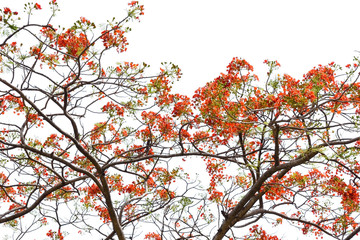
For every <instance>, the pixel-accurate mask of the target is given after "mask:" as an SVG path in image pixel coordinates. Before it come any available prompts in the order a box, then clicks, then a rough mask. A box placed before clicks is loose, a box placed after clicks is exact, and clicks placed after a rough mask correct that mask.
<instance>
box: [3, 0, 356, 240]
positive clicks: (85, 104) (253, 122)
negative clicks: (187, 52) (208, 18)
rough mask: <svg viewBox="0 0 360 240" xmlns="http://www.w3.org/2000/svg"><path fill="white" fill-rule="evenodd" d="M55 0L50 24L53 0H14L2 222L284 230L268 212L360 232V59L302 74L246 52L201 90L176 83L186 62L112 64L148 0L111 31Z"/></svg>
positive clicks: (89, 229) (107, 228) (218, 233)
mask: <svg viewBox="0 0 360 240" xmlns="http://www.w3.org/2000/svg"><path fill="white" fill-rule="evenodd" d="M48 8H49V9H50V13H51V14H50V17H49V18H48V20H47V21H45V22H44V23H40V24H37V23H33V22H32V21H31V15H32V14H37V15H40V14H44V13H43V10H42V6H41V5H39V4H37V3H35V4H26V5H25V10H26V11H25V12H26V13H27V14H28V16H27V20H26V22H23V21H22V20H21V19H19V17H18V16H19V14H18V12H16V11H13V10H12V9H10V8H7V7H5V8H2V9H1V10H0V26H1V31H2V35H3V37H2V39H1V41H0V70H1V75H0V113H1V115H0V166H1V167H0V200H1V205H0V223H3V225H4V226H3V227H5V226H7V227H9V228H11V229H12V230H13V231H14V237H16V238H22V237H24V236H28V235H27V234H32V233H33V232H34V231H35V232H36V231H39V232H41V234H44V235H43V236H44V237H46V236H47V237H49V238H50V239H64V238H66V237H67V236H68V237H70V238H74V237H75V236H77V235H84V236H88V234H91V236H98V237H99V238H103V239H114V238H118V239H134V238H136V237H140V238H145V239H279V237H278V236H277V232H276V231H275V232H272V233H267V232H266V230H268V232H269V226H270V227H272V228H275V229H276V228H279V230H281V229H282V228H284V227H289V225H291V226H293V227H294V229H299V230H300V233H303V234H313V235H314V236H315V237H316V238H318V237H323V236H324V235H325V236H327V237H332V238H334V239H352V238H353V237H354V236H356V234H357V233H358V232H359V231H360V226H359V225H358V224H359V219H358V215H359V214H358V213H359V185H358V182H359V175H358V174H359V170H360V166H359V164H358V161H357V159H358V151H359V145H360V137H359V117H360V116H359V114H360V102H359V100H360V97H359V96H360V95H359V94H360V83H359V81H358V78H359V74H358V73H359V71H358V65H357V62H358V60H357V59H355V63H353V64H351V65H350V64H349V65H347V66H345V67H344V68H341V67H340V66H338V65H337V64H335V63H330V64H328V65H326V66H322V65H319V66H317V67H315V68H313V69H312V70H310V71H309V72H308V73H307V74H304V76H303V78H302V79H301V80H297V79H294V78H292V77H291V76H289V75H286V74H284V75H282V76H281V75H279V74H276V70H277V68H279V67H280V65H279V63H277V62H276V61H268V60H266V61H265V62H264V63H265V64H267V65H268V69H269V72H268V78H267V79H265V80H264V81H259V79H258V77H257V76H256V75H255V74H254V73H253V67H252V66H251V65H250V64H249V63H248V62H247V61H245V60H243V59H239V58H234V59H233V60H232V61H231V62H230V64H229V65H228V67H227V71H226V72H225V73H222V74H221V75H220V76H219V77H218V78H216V79H215V80H213V81H211V82H209V83H207V84H206V85H205V86H204V87H201V88H199V89H198V90H197V91H196V92H195V94H194V96H192V97H189V96H184V95H180V94H176V93H173V92H172V91H171V86H172V83H173V81H174V80H177V79H179V78H180V75H181V74H180V69H179V68H178V67H177V66H176V65H174V64H171V63H168V64H167V63H164V64H163V66H162V68H161V69H160V70H159V72H158V73H157V74H153V75H151V74H150V75H149V74H148V72H149V70H148V67H149V66H148V65H147V64H145V63H141V64H139V63H133V62H119V63H116V64H114V63H111V65H107V63H108V62H109V59H108V58H107V56H112V57H111V58H112V59H113V56H114V54H121V53H122V52H124V51H126V49H127V44H128V43H127V40H126V34H127V32H128V31H129V30H130V29H129V27H128V25H129V24H130V23H131V20H136V19H138V18H139V16H140V15H142V14H143V10H144V8H143V6H142V5H139V4H138V2H136V1H132V2H130V3H129V10H128V15H127V16H126V17H125V18H124V19H123V20H121V21H117V20H115V19H113V20H112V21H109V22H108V23H107V25H105V26H104V27H103V29H100V30H99V29H97V28H96V25H95V23H93V22H91V21H90V20H88V19H85V18H83V17H81V18H80V19H79V20H78V21H76V22H75V23H74V25H73V26H72V27H71V28H68V29H58V28H55V27H54V26H52V25H51V20H52V19H53V18H54V17H55V13H56V12H57V11H58V10H59V8H58V4H57V2H56V1H55V0H52V1H50V3H49V7H48ZM109 53H111V54H110V55H109ZM336 73H338V75H337V74H336ZM194 166H195V167H194ZM194 168H196V172H198V173H199V177H196V175H195V174H193V173H192V172H193V171H194ZM200 180H201V181H200ZM245 230H246V231H247V232H246V231H245ZM141 234H143V235H141ZM29 236H30V235H29Z"/></svg>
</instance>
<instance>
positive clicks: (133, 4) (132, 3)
mask: <svg viewBox="0 0 360 240" xmlns="http://www.w3.org/2000/svg"><path fill="white" fill-rule="evenodd" d="M137 3H138V1H132V2H130V3H128V5H129V6H135V4H137Z"/></svg>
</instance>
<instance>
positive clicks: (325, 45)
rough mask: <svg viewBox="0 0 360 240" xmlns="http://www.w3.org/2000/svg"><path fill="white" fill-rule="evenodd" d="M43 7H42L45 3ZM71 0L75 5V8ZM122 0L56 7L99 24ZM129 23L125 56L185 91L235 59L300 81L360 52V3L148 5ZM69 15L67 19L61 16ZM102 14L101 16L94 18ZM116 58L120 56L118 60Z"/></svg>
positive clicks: (119, 9) (187, 1)
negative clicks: (171, 77)
mask: <svg viewBox="0 0 360 240" xmlns="http://www.w3.org/2000/svg"><path fill="white" fill-rule="evenodd" d="M46 2H47V1H46ZM74 2H76V5H74ZM127 2H128V1H123V0H102V1H98V0H96V1H95V0H76V1H75V0H74V1H71V4H70V1H69V2H68V1H63V2H62V3H61V5H62V6H63V10H64V11H63V12H62V13H63V14H65V15H67V16H68V17H73V18H77V17H78V16H79V15H82V16H85V17H88V18H89V19H94V16H96V19H95V20H103V19H106V18H107V17H113V16H118V17H122V16H123V15H124V10H123V9H124V7H125V6H126V3H127ZM140 3H142V4H144V5H145V15H144V16H142V18H141V22H140V23H134V24H133V27H132V29H133V31H132V32H131V33H130V34H129V37H128V40H129V43H130V46H129V48H128V52H127V54H126V55H124V58H125V56H126V58H130V59H134V60H137V61H145V62H148V63H150V64H152V65H154V66H155V65H156V64H157V63H159V62H162V61H172V62H174V63H176V64H178V65H179V66H180V68H181V69H182V70H183V80H182V81H181V83H180V84H178V86H180V87H181V88H182V89H181V91H183V90H185V89H184V88H186V89H188V91H186V92H188V93H191V92H192V90H194V89H196V88H198V87H200V86H202V85H203V84H204V83H205V82H207V81H211V80H213V79H214V78H215V77H217V76H218V75H219V73H220V72H223V71H225V67H226V66H227V64H228V63H229V62H230V60H231V59H232V58H233V57H235V56H237V57H242V58H244V59H246V60H248V61H249V62H250V64H253V65H254V67H255V73H256V74H258V75H259V76H265V74H266V68H265V66H264V65H263V64H262V62H263V60H265V59H270V60H278V61H279V62H280V64H281V65H282V68H281V70H282V71H283V72H286V73H288V74H290V75H292V76H294V77H296V78H300V77H301V76H302V74H304V73H306V72H307V71H308V70H310V69H311V68H312V67H314V66H316V65H317V64H327V63H329V62H331V61H335V62H337V63H340V64H347V63H350V62H352V59H353V56H354V55H356V54H357V53H356V52H355V50H360V31H359V9H360V1H347V0H345V1H338V0H335V1H334V0H326V1H324V0H316V1H314V0H303V1H289V0H272V1H269V0H253V1H249V0H247V1H243V0H222V1H215V0H212V1H211V0H206V1H205V0H196V1H195V0H181V1H180V0H178V1H173V0H148V1H140ZM71 10H72V12H71V14H67V12H70V11H71ZM99 15H101V18H100V16H99ZM120 57H121V56H120Z"/></svg>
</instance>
